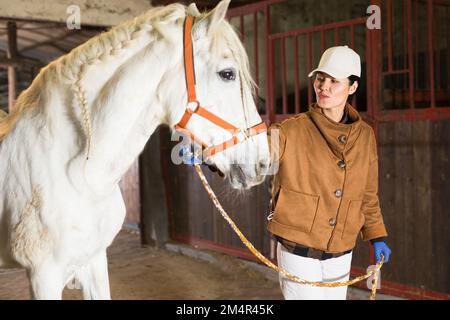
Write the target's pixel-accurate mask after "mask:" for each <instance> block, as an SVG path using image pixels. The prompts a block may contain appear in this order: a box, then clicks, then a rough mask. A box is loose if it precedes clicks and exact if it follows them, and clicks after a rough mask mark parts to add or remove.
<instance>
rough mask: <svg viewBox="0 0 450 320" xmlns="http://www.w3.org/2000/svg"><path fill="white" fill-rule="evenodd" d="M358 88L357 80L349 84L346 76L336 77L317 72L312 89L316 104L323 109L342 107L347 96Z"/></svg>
mask: <svg viewBox="0 0 450 320" xmlns="http://www.w3.org/2000/svg"><path fill="white" fill-rule="evenodd" d="M357 88H358V82H356V81H355V82H354V83H353V85H350V80H349V79H348V78H344V79H336V78H333V77H332V76H330V75H328V74H326V73H323V72H317V74H316V78H315V80H314V91H315V92H316V99H317V104H318V105H319V107H321V108H323V109H333V108H337V107H344V106H345V104H346V103H347V99H348V96H349V95H351V94H353V93H354V92H355V91H356V89H357Z"/></svg>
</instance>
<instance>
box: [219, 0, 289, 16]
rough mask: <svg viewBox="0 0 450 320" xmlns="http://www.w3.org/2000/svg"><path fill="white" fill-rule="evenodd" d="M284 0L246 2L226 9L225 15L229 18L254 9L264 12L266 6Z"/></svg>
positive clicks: (248, 12)
mask: <svg viewBox="0 0 450 320" xmlns="http://www.w3.org/2000/svg"><path fill="white" fill-rule="evenodd" d="M286 1H287V0H265V1H259V2H255V3H250V4H247V5H244V6H240V7H235V8H230V9H228V12H227V17H228V19H229V18H233V17H237V16H240V15H245V14H251V13H254V12H256V11H262V12H264V11H265V10H266V8H267V7H269V6H271V5H274V4H279V3H283V2H286Z"/></svg>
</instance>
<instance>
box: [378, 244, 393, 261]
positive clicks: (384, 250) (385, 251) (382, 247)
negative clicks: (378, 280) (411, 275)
mask: <svg viewBox="0 0 450 320" xmlns="http://www.w3.org/2000/svg"><path fill="white" fill-rule="evenodd" d="M373 249H374V251H375V260H376V261H377V263H379V262H380V261H381V255H383V256H384V263H387V262H388V261H389V256H390V255H391V252H392V251H391V249H389V247H388V245H387V244H386V242H384V241H374V242H373Z"/></svg>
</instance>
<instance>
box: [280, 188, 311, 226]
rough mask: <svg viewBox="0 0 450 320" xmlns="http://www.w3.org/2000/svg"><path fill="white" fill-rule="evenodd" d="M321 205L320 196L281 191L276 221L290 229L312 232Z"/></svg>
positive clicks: (282, 189)
mask: <svg viewBox="0 0 450 320" xmlns="http://www.w3.org/2000/svg"><path fill="white" fill-rule="evenodd" d="M318 205H319V196H315V195H309V194H305V193H301V192H296V191H291V190H287V189H284V188H281V189H280V193H279V196H278V201H277V203H276V205H275V214H274V217H273V218H274V220H275V221H276V222H278V223H280V224H283V225H286V226H288V227H293V228H298V229H301V230H303V231H304V232H311V229H312V226H313V224H314V219H315V217H316V213H317V207H318Z"/></svg>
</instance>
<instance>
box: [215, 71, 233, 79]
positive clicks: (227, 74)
mask: <svg viewBox="0 0 450 320" xmlns="http://www.w3.org/2000/svg"><path fill="white" fill-rule="evenodd" d="M218 74H219V76H220V78H221V79H222V80H224V81H234V80H236V71H234V69H225V70H222V71H219V72H218Z"/></svg>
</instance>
